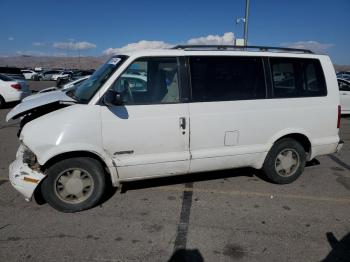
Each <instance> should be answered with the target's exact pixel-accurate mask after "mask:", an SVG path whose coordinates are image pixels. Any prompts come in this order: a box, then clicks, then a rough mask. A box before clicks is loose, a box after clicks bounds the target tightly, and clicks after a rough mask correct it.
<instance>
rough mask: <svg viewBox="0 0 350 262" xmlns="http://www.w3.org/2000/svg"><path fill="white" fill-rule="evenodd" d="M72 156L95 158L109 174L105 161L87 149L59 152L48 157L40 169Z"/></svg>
mask: <svg viewBox="0 0 350 262" xmlns="http://www.w3.org/2000/svg"><path fill="white" fill-rule="evenodd" d="M74 157H90V158H92V159H95V160H97V161H98V162H100V163H101V165H102V166H103V168H104V169H105V171H106V172H107V174H109V175H110V172H109V169H108V167H107V165H106V163H105V162H104V161H103V159H102V158H101V157H100V156H99V155H97V154H94V153H91V152H88V151H73V152H67V153H63V154H59V155H57V156H54V157H52V158H51V159H49V160H48V161H47V162H46V163H45V164H44V165H43V166H42V167H41V169H42V171H43V172H45V171H46V169H48V168H49V167H50V166H52V165H53V164H54V163H57V162H59V161H62V160H65V159H69V158H74Z"/></svg>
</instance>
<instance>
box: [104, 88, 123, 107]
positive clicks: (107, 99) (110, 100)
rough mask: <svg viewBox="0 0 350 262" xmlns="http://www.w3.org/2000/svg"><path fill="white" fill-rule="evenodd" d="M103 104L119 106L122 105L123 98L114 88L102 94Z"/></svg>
mask: <svg viewBox="0 0 350 262" xmlns="http://www.w3.org/2000/svg"><path fill="white" fill-rule="evenodd" d="M102 101H103V104H105V105H106V106H108V107H113V106H121V105H123V99H122V96H121V94H120V93H118V92H116V91H114V90H108V91H107V93H106V94H105V95H104V96H103V100H102Z"/></svg>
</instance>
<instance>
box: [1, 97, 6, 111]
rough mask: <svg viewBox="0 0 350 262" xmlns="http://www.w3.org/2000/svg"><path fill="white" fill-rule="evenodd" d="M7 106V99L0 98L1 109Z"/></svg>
mask: <svg viewBox="0 0 350 262" xmlns="http://www.w3.org/2000/svg"><path fill="white" fill-rule="evenodd" d="M5 104H6V102H5V99H4V98H3V97H2V96H0V108H3V107H4V106H5Z"/></svg>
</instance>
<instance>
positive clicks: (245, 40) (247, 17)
mask: <svg viewBox="0 0 350 262" xmlns="http://www.w3.org/2000/svg"><path fill="white" fill-rule="evenodd" d="M248 19H249V0H245V17H244V18H243V17H239V18H237V19H236V24H238V23H240V22H243V23H244V37H243V38H244V45H245V46H247V45H248Z"/></svg>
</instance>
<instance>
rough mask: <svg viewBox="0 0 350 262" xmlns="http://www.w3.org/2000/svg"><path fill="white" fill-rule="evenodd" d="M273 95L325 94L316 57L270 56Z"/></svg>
mask: <svg viewBox="0 0 350 262" xmlns="http://www.w3.org/2000/svg"><path fill="white" fill-rule="evenodd" d="M270 66H271V72H272V82H273V97H277V98H288V97H312V96H326V95H327V88H326V83H325V80H324V75H323V72H322V67H321V64H320V62H319V61H318V60H316V59H294V58H270Z"/></svg>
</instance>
